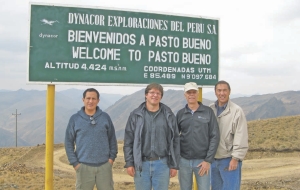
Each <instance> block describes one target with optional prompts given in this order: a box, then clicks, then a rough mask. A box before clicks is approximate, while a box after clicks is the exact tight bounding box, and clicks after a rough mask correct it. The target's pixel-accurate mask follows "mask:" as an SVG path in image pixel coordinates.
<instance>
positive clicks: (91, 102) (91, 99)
mask: <svg viewBox="0 0 300 190" xmlns="http://www.w3.org/2000/svg"><path fill="white" fill-rule="evenodd" d="M82 101H83V104H84V107H85V109H86V110H88V111H94V110H96V107H97V105H98V103H99V101H100V100H99V99H98V97H97V93H96V92H86V94H85V98H82Z"/></svg>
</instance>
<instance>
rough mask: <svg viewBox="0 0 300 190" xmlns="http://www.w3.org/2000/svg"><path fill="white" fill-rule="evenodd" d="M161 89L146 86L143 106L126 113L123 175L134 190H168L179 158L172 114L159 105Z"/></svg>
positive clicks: (158, 86)
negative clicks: (127, 116)
mask: <svg viewBox="0 0 300 190" xmlns="http://www.w3.org/2000/svg"><path fill="white" fill-rule="evenodd" d="M162 97H163V87H162V86H161V85H160V84H156V83H152V84H149V85H148V86H147V87H146V89H145V100H146V101H145V102H144V103H142V104H141V105H140V106H139V107H138V108H136V109H135V110H133V111H132V112H131V113H130V116H129V118H128V121H127V124H126V128H125V136H124V157H125V162H126V165H125V168H126V169H127V173H128V174H129V175H130V176H132V177H134V182H135V189H136V190H151V189H152V188H153V190H168V187H169V181H170V177H175V176H176V174H177V170H178V162H179V158H180V149H179V146H180V145H179V134H178V128H177V124H176V118H175V115H174V114H173V112H172V110H171V109H170V108H169V107H168V106H166V105H164V104H163V103H160V100H161V99H162Z"/></svg>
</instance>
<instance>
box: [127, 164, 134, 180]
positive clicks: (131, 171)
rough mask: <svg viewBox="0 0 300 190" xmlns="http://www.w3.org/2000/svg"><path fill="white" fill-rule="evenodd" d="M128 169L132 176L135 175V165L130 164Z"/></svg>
mask: <svg viewBox="0 0 300 190" xmlns="http://www.w3.org/2000/svg"><path fill="white" fill-rule="evenodd" d="M126 169H127V173H128V175H130V176H131V177H134V174H135V169H134V167H133V166H129V167H128V168H126Z"/></svg>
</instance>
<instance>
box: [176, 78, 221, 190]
mask: <svg viewBox="0 0 300 190" xmlns="http://www.w3.org/2000/svg"><path fill="white" fill-rule="evenodd" d="M198 93H199V92H198V86H197V84H196V83H194V82H189V83H186V84H185V86H184V96H185V98H186V101H187V104H186V106H185V107H184V108H183V109H181V110H179V111H178V112H177V115H176V118H177V124H178V128H179V133H180V155H181V158H180V164H179V167H180V170H179V183H180V189H181V190H192V181H193V173H194V174H195V176H196V180H197V186H198V189H199V190H200V189H203V190H209V189H210V174H209V171H210V164H211V163H212V161H213V160H214V156H215V154H216V151H217V148H218V145H219V140H220V135H219V127H218V123H217V120H216V117H215V114H214V112H213V110H212V109H211V108H210V107H208V106H205V105H203V104H202V103H201V102H198V100H197V98H198Z"/></svg>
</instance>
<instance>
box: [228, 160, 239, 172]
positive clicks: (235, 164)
mask: <svg viewBox="0 0 300 190" xmlns="http://www.w3.org/2000/svg"><path fill="white" fill-rule="evenodd" d="M238 163H239V161H238V160H236V159H234V158H232V159H231V161H230V163H229V167H228V171H232V170H236V169H237V167H238Z"/></svg>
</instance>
